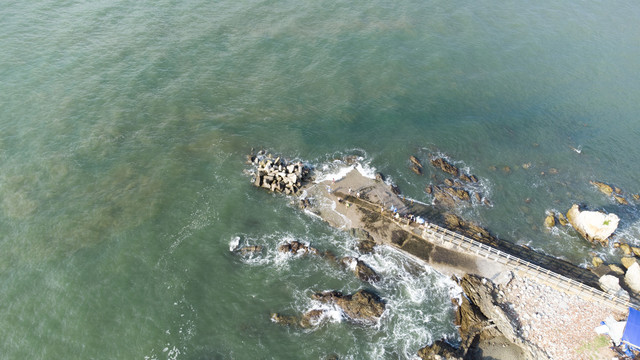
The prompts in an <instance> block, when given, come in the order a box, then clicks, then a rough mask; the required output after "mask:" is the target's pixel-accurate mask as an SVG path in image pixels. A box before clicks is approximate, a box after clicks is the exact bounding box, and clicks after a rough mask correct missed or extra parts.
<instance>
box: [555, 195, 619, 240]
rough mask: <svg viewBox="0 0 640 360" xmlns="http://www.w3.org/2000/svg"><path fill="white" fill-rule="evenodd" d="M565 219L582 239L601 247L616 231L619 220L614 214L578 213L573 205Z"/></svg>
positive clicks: (578, 210) (577, 209)
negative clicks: (599, 244)
mask: <svg viewBox="0 0 640 360" xmlns="http://www.w3.org/2000/svg"><path fill="white" fill-rule="evenodd" d="M567 219H568V220H569V223H570V224H571V226H573V228H574V229H576V231H578V233H580V235H582V237H584V238H585V239H587V240H588V241H590V242H596V241H597V242H599V243H601V244H602V245H603V246H606V245H607V244H608V243H609V240H608V239H609V237H610V236H611V234H613V232H614V231H616V229H617V227H618V222H619V221H620V219H619V218H618V216H617V215H615V214H605V213H602V212H598V211H580V209H579V208H578V205H573V206H572V207H571V209H569V211H568V212H567Z"/></svg>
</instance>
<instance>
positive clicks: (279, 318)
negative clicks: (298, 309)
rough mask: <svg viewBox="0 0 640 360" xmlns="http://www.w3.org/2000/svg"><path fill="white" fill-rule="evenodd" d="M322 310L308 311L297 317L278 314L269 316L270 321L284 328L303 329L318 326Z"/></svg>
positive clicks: (322, 313) (322, 314)
mask: <svg viewBox="0 0 640 360" xmlns="http://www.w3.org/2000/svg"><path fill="white" fill-rule="evenodd" d="M324 313H325V312H324V310H310V311H307V312H306V313H304V314H302V315H301V316H298V315H281V314H278V313H272V314H271V321H273V322H275V323H277V324H280V325H285V326H297V327H301V328H303V329H307V328H310V327H312V326H316V325H318V324H319V323H320V322H321V320H322V318H323V316H324Z"/></svg>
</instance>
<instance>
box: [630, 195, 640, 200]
mask: <svg viewBox="0 0 640 360" xmlns="http://www.w3.org/2000/svg"><path fill="white" fill-rule="evenodd" d="M631 197H633V200H635V201H638V200H640V194H633V195H631Z"/></svg>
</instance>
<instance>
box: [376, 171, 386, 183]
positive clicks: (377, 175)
mask: <svg viewBox="0 0 640 360" xmlns="http://www.w3.org/2000/svg"><path fill="white" fill-rule="evenodd" d="M376 180H377V181H384V175H382V173H379V172H377V173H376Z"/></svg>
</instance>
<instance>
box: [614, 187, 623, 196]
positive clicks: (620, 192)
mask: <svg viewBox="0 0 640 360" xmlns="http://www.w3.org/2000/svg"><path fill="white" fill-rule="evenodd" d="M613 192H615V193H616V194H618V195H622V189H620V188H619V187H617V186H614V187H613Z"/></svg>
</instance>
